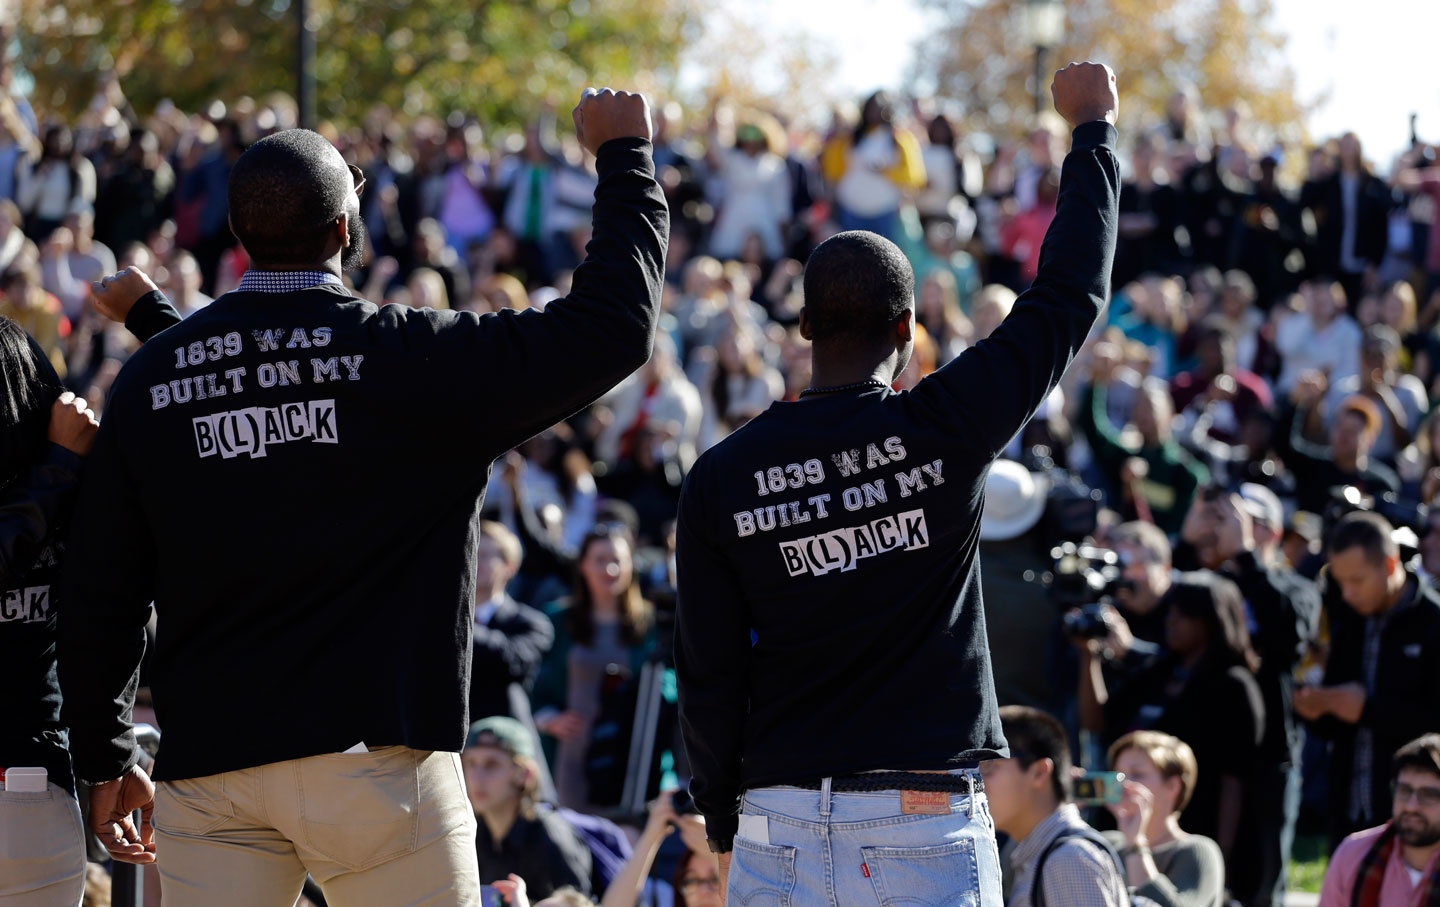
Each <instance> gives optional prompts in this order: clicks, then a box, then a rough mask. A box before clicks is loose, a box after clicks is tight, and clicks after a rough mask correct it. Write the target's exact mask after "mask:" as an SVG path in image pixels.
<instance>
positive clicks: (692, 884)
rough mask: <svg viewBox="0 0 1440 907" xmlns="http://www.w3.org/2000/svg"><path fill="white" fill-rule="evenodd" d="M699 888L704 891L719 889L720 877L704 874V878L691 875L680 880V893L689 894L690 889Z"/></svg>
mask: <svg viewBox="0 0 1440 907" xmlns="http://www.w3.org/2000/svg"><path fill="white" fill-rule="evenodd" d="M701 889H703V890H705V891H719V890H720V877H719V876H705V877H704V878H700V877H698V876H692V877H690V878H687V879H681V880H680V891H681V893H682V894H689V893H690V892H692V891H700V890H701Z"/></svg>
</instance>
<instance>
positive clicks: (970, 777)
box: [965, 771, 975, 819]
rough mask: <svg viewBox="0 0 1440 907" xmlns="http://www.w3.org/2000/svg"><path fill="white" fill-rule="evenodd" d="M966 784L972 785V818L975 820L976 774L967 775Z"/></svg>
mask: <svg viewBox="0 0 1440 907" xmlns="http://www.w3.org/2000/svg"><path fill="white" fill-rule="evenodd" d="M965 783H966V784H969V785H970V818H972V819H973V818H975V773H974V772H971V771H967V772H966V773H965Z"/></svg>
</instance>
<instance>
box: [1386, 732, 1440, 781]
mask: <svg viewBox="0 0 1440 907" xmlns="http://www.w3.org/2000/svg"><path fill="white" fill-rule="evenodd" d="M1406 768H1418V769H1420V770H1422V771H1427V772H1429V773H1430V774H1432V775H1434V776H1435V777H1437V778H1440V734H1425V735H1424V736H1421V737H1416V738H1415V739H1414V740H1411V741H1410V742H1409V743H1407V744H1405V745H1404V746H1402V747H1400V748H1399V749H1398V750H1396V751H1395V756H1394V758H1393V759H1391V760H1390V772H1391V777H1398V776H1399V775H1400V770H1401V769H1406Z"/></svg>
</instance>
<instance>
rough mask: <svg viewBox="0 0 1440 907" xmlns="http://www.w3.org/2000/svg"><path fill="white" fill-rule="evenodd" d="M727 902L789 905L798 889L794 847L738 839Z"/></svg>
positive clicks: (772, 906) (751, 905) (770, 906)
mask: <svg viewBox="0 0 1440 907" xmlns="http://www.w3.org/2000/svg"><path fill="white" fill-rule="evenodd" d="M725 890H726V900H727V903H734V904H736V905H739V907H790V896H791V894H793V893H794V891H795V848H793V847H784V846H781V845H778V844H760V843H758V842H756V841H749V840H746V839H745V838H736V839H735V850H734V852H733V853H732V854H731V856H730V878H729V881H728V883H727V884H726V889H725Z"/></svg>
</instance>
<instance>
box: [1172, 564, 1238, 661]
mask: <svg viewBox="0 0 1440 907" xmlns="http://www.w3.org/2000/svg"><path fill="white" fill-rule="evenodd" d="M1161 604H1162V605H1163V606H1164V607H1166V608H1173V609H1176V610H1178V611H1179V613H1180V614H1182V615H1184V616H1186V617H1190V618H1194V619H1196V620H1199V621H1201V622H1203V623H1204V624H1205V626H1206V627H1207V628H1208V632H1209V652H1210V654H1211V655H1213V656H1214V657H1216V658H1218V659H1219V661H1220V663H1222V664H1225V665H1229V666H1240V667H1244V668H1248V669H1249V670H1251V671H1256V670H1259V668H1260V659H1259V656H1258V655H1256V653H1255V649H1254V647H1253V645H1252V644H1251V641H1250V629H1249V624H1248V622H1247V620H1246V617H1245V597H1244V596H1243V595H1241V594H1240V587H1239V586H1237V585H1235V583H1234V582H1232V581H1231V580H1229V579H1227V578H1226V577H1224V576H1221V575H1220V574H1218V573H1215V572H1214V571H1211V570H1195V571H1193V572H1190V573H1182V574H1180V575H1178V576H1176V577H1175V579H1174V581H1173V582H1171V584H1170V588H1169V590H1168V591H1167V592H1166V593H1165V597H1164V599H1163V600H1162V602H1161Z"/></svg>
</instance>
